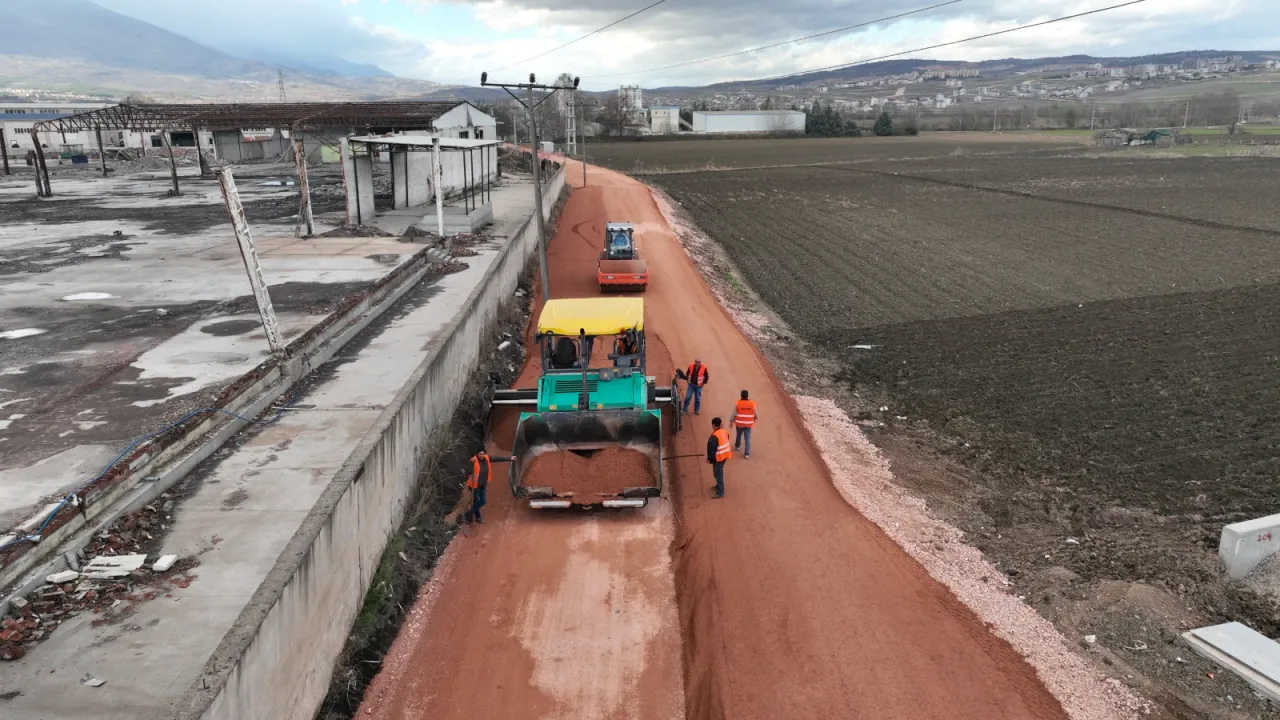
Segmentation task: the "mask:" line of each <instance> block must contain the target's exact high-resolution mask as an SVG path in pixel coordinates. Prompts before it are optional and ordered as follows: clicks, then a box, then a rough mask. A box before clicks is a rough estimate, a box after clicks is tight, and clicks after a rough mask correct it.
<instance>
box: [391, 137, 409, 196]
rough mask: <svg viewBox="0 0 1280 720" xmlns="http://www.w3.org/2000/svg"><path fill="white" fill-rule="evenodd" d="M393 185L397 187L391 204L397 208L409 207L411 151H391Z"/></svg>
mask: <svg viewBox="0 0 1280 720" xmlns="http://www.w3.org/2000/svg"><path fill="white" fill-rule="evenodd" d="M391 187H392V188H394V189H395V192H394V193H392V205H391V206H392V207H394V208H395V209H397V210H399V209H400V208H406V207H409V153H407V152H404V151H403V150H396V151H393V152H392V153H391Z"/></svg>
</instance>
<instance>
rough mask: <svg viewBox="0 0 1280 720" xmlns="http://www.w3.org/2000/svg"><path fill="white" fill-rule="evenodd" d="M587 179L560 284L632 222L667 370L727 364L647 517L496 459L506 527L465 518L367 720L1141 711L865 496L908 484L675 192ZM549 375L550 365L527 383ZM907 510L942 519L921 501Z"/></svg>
mask: <svg viewBox="0 0 1280 720" xmlns="http://www.w3.org/2000/svg"><path fill="white" fill-rule="evenodd" d="M567 175H568V177H569V179H570V182H571V183H572V184H573V185H574V191H573V193H572V195H571V196H570V198H569V201H568V203H567V205H566V206H565V208H564V211H563V213H562V214H561V216H560V219H559V223H558V228H559V229H558V232H557V233H556V235H555V237H554V238H553V239H552V241H551V242H550V246H549V250H548V261H549V270H550V272H549V275H550V286H551V293H550V295H551V297H552V298H575V297H597V296H598V295H599V292H600V288H599V285H598V282H597V275H596V263H597V258H598V257H599V254H600V249H601V243H602V239H603V238H604V233H605V226H606V224H607V223H610V222H629V223H633V225H634V228H635V233H636V237H637V238H638V240H637V244H638V247H639V250H640V251H641V252H642V253H643V256H644V258H645V259H646V261H647V264H648V272H649V279H648V288H647V290H646V291H645V293H644V294H643V298H644V301H645V305H644V307H645V328H646V332H647V333H648V348H649V349H648V362H649V373H650V374H651V375H654V376H656V377H657V378H658V379H659V384H661V381H662V380H663V379H664V378H666V377H669V376H670V375H671V374H672V373H674V371H675V369H676V368H679V367H683V366H684V365H685V364H687V363H688V362H690V361H691V360H692V359H693V357H694V356H695V355H697V356H700V357H701V358H702V360H703V361H704V362H705V363H706V364H707V365H708V366H709V367H710V368H711V369H712V382H711V384H710V385H709V386H708V387H707V390H706V392H705V393H704V396H703V404H704V408H703V410H702V413H701V414H699V415H690V416H689V417H688V418H687V419H686V423H685V426H684V429H682V430H681V431H680V432H679V433H677V434H675V435H674V436H673V437H670V439H669V440H668V445H667V447H666V448H665V452H666V455H667V457H669V458H671V459H669V460H667V461H666V462H665V465H664V476H665V480H666V490H665V493H664V497H663V498H661V499H659V500H657V501H654V502H650V503H649V504H648V505H647V506H645V507H644V508H643V509H640V510H622V511H603V512H596V513H593V514H584V513H581V512H580V511H568V512H563V513H562V512H555V511H548V510H533V509H531V508H530V507H529V506H528V503H527V502H526V501H524V500H520V499H517V498H513V497H512V496H511V493H510V492H507V491H506V486H507V483H506V477H505V473H506V467H507V466H506V465H500V464H499V465H494V466H493V467H494V474H495V477H494V479H493V481H492V483H493V487H492V488H491V490H490V494H489V505H488V508H487V509H486V523H485V524H484V525H464V526H463V529H462V530H461V531H460V533H459V534H458V536H457V537H456V538H455V539H454V540H453V542H452V543H451V544H450V545H449V547H448V549H447V550H446V551H445V552H444V555H443V556H442V557H441V559H440V561H439V564H438V566H437V567H436V569H435V572H434V575H433V577H432V578H431V580H430V582H429V583H427V584H426V585H425V586H424V587H423V588H422V590H421V592H420V594H419V597H418V600H417V603H416V605H415V607H413V608H412V609H411V610H409V611H408V615H407V617H406V620H405V623H404V625H403V628H402V630H401V633H400V635H399V637H398V638H396V640H395V642H394V643H393V644H392V645H391V647H390V650H389V652H387V654H386V655H385V657H382V658H380V659H379V660H378V661H377V662H378V663H379V664H380V668H379V671H378V674H377V676H376V677H375V678H374V680H373V682H372V683H371V685H370V686H369V688H368V690H367V692H366V694H365V699H364V703H363V705H362V706H361V707H360V709H359V710H358V713H357V715H358V716H359V717H362V718H364V717H370V718H427V717H431V718H453V717H459V718H460V717H477V716H478V717H504V716H511V715H513V714H518V715H520V716H522V717H544V718H553V717H554V718H623V717H629V718H677V717H688V718H719V717H725V718H766V717H832V718H837V717H839V718H843V717H854V716H856V717H874V718H904V719H905V718H921V717H947V718H992V717H1007V718H1064V717H1072V718H1120V717H1133V716H1136V715H1137V714H1138V713H1139V711H1140V709H1141V708H1142V703H1141V702H1140V701H1139V700H1138V699H1137V698H1136V697H1135V696H1133V695H1132V694H1130V693H1129V692H1128V691H1127V690H1126V689H1125V688H1123V686H1121V685H1119V684H1117V683H1115V682H1114V681H1104V679H1103V677H1102V676H1101V675H1100V674H1099V673H1098V672H1096V671H1094V670H1092V669H1091V668H1090V667H1089V666H1088V665H1087V664H1086V663H1085V662H1084V661H1083V660H1082V659H1080V658H1079V657H1078V656H1076V655H1075V654H1074V652H1073V651H1072V650H1071V649H1070V648H1069V647H1068V645H1067V643H1066V641H1065V640H1064V639H1063V638H1061V636H1059V635H1057V634H1056V632H1055V631H1054V630H1053V629H1052V627H1051V626H1050V625H1048V623H1047V622H1045V621H1044V620H1042V619H1040V618H1039V617H1038V616H1036V615H1035V613H1034V611H1033V610H1031V609H1030V608H1029V607H1027V606H1025V605H1024V604H1022V603H1021V602H1020V601H1019V600H1018V599H1017V598H1016V597H1015V596H1013V595H1012V594H1011V593H1010V591H1009V590H1008V589H1007V587H1002V586H1001V584H1000V575H999V573H998V571H996V570H995V569H994V568H991V567H990V566H989V565H986V564H985V563H984V562H982V561H981V560H980V559H978V558H975V557H974V555H973V554H972V551H971V550H970V549H968V548H966V547H965V546H963V544H962V543H961V542H960V541H959V538H958V536H957V535H955V534H954V533H948V532H947V530H946V529H945V527H944V526H941V525H940V524H939V525H938V526H937V527H936V528H934V529H932V530H928V535H927V536H926V537H927V539H925V540H924V542H927V543H929V545H928V547H929V550H928V553H929V554H928V555H926V556H922V555H921V554H920V553H918V552H917V551H916V550H915V549H913V551H912V552H911V553H910V554H909V553H908V551H907V550H905V549H904V547H903V546H902V545H901V544H899V543H900V542H901V541H900V540H898V539H897V538H896V537H894V536H892V535H891V534H887V533H886V530H890V531H891V532H892V531H893V530H894V528H893V527H888V528H882V527H880V526H878V525H877V524H876V523H875V522H872V521H871V520H870V519H868V517H867V516H866V515H864V514H862V512H860V511H859V509H855V507H854V503H855V502H856V501H857V500H858V498H859V495H858V493H859V492H861V491H862V490H863V489H870V488H878V487H881V486H887V485H889V484H890V480H889V479H887V478H886V470H885V467H884V463H883V460H882V459H880V458H879V456H878V454H877V452H876V450H875V449H874V448H873V447H872V446H870V445H869V443H867V442H866V441H865V440H864V439H862V438H861V435H860V430H859V429H858V428H857V427H855V426H854V425H852V424H851V423H850V422H849V421H848V418H844V419H843V423H841V422H840V421H839V418H841V417H843V415H841V414H840V412H839V410H838V409H828V408H826V407H825V406H821V405H819V406H816V407H815V406H814V405H813V404H812V403H808V404H805V403H806V402H807V401H804V402H801V403H800V404H798V402H797V400H796V399H795V398H793V397H791V396H790V395H789V394H788V393H787V391H786V390H785V389H784V386H783V385H782V383H781V382H780V381H779V379H778V378H777V377H776V376H775V374H774V371H773V369H772V367H771V366H770V363H769V360H768V359H767V358H765V357H764V356H762V355H761V354H760V352H759V351H758V350H757V348H756V346H755V345H754V344H753V342H752V339H751V338H749V337H748V336H747V335H746V334H745V333H744V329H743V326H741V325H740V324H738V323H737V322H735V317H734V316H732V315H731V314H730V313H729V312H728V311H727V310H726V308H725V307H723V306H722V305H721V303H720V302H719V301H718V300H717V297H716V295H715V294H713V291H712V288H711V287H710V286H709V285H708V283H707V281H706V279H704V276H703V271H704V270H705V268H702V267H700V266H699V265H697V264H695V262H694V260H693V258H691V256H690V254H689V253H688V252H687V251H686V247H685V246H684V245H683V244H682V239H680V238H678V237H677V233H676V227H675V226H674V225H673V222H674V220H673V218H674V215H673V214H672V213H671V212H670V208H665V209H664V207H663V205H662V201H661V198H660V197H656V196H655V195H654V194H653V193H652V192H651V190H650V189H649V188H648V187H646V186H645V185H643V184H641V183H639V182H637V181H635V180H633V179H631V178H628V177H626V176H623V175H620V174H617V173H615V172H611V171H605V170H600V169H597V168H592V169H591V170H590V172H589V178H588V184H587V186H586V187H582V186H581V182H580V178H581V166H580V165H578V164H576V163H574V162H572V161H570V162H569V163H568V172H567ZM533 317H534V318H535V319H536V317H537V306H536V305H535V308H534V310H533ZM531 340H532V338H531V337H527V338H526V341H531ZM539 371H540V368H539V365H538V364H537V361H536V357H535V358H533V359H531V360H530V362H529V363H528V364H527V365H526V366H525V368H524V370H523V372H522V373H521V376H520V378H519V379H518V380H517V383H516V385H517V387H527V386H528V385H529V384H530V383H531V382H532V381H533V380H534V379H536V376H537V375H538V373H539ZM743 388H746V389H749V390H750V392H751V396H752V398H754V399H756V400H757V402H758V403H759V406H760V408H761V416H762V420H761V422H760V424H759V425H758V427H757V436H756V439H755V441H754V447H753V448H752V450H753V452H752V456H751V458H750V459H744V458H742V457H741V456H735V457H734V458H733V459H732V460H730V461H729V463H728V465H727V470H726V476H727V479H726V485H727V493H726V497H725V498H724V499H713V498H712V478H711V471H710V467H709V465H708V464H707V463H706V461H705V459H703V458H702V457H699V456H700V455H702V450H703V448H704V446H705V440H706V437H707V435H708V434H709V432H710V424H709V421H710V419H711V417H712V416H713V415H722V416H725V417H728V414H729V412H730V410H731V408H732V402H733V401H734V400H736V399H737V396H738V392H739V390H741V389H743ZM513 427H514V423H513V422H512V421H511V420H510V418H509V417H506V416H503V415H502V413H495V416H494V419H493V421H492V422H491V425H490V428H489V429H490V433H489V435H488V440H487V446H488V448H489V451H490V452H491V453H492V454H494V455H501V454H503V453H505V452H509V451H510V445H509V443H508V442H507V441H506V438H509V437H511V436H512V434H513V433H512V430H513ZM885 503H888V504H893V503H897V506H898V512H899V513H901V514H903V515H900V516H905V514H906V513H908V512H919V508H918V505H915V504H913V503H912V501H910V500H909V499H907V498H905V497H898V498H896V499H891V500H888V501H885ZM885 503H882V505H881V509H883V508H884V507H885ZM860 507H862V509H866V506H860ZM893 524H894V525H896V524H897V523H893ZM917 527H924V528H926V529H927V528H928V526H927V525H917ZM952 564H954V565H955V566H956V569H955V570H953V571H952V570H945V569H944V568H946V567H947V566H949V565H952ZM982 573H987V574H986V575H985V576H983V577H979V575H981V574H982ZM958 596H961V597H963V599H964V601H963V602H962V601H961V599H960V598H959V597H958Z"/></svg>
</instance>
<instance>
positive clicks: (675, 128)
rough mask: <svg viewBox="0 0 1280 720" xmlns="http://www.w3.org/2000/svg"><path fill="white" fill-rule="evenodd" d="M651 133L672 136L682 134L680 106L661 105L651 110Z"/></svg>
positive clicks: (649, 111)
mask: <svg viewBox="0 0 1280 720" xmlns="http://www.w3.org/2000/svg"><path fill="white" fill-rule="evenodd" d="M646 112H648V114H649V132H651V133H653V134H655V135H670V134H671V133H678V132H680V106H679V105H659V106H654V107H651V108H649V109H648V110H647V111H646Z"/></svg>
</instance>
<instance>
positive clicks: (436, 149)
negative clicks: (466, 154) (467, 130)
mask: <svg viewBox="0 0 1280 720" xmlns="http://www.w3.org/2000/svg"><path fill="white" fill-rule="evenodd" d="M440 155H441V152H440V138H438V137H434V138H431V172H432V179H431V190H432V192H434V193H435V195H436V232H437V233H439V235H440V238H441V239H442V240H443V239H444V185H443V184H442V175H443V172H444V168H442V167H440Z"/></svg>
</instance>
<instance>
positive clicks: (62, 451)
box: [0, 166, 531, 535]
mask: <svg viewBox="0 0 1280 720" xmlns="http://www.w3.org/2000/svg"><path fill="white" fill-rule="evenodd" d="M287 170H291V168H282V167H280V166H274V167H273V166H266V167H257V166H254V167H252V168H246V169H241V170H238V171H237V177H238V183H239V186H240V188H241V192H242V195H243V199H244V202H245V204H246V207H247V209H248V214H249V217H250V221H251V223H252V224H253V230H254V233H255V239H256V241H257V246H258V252H259V256H260V257H261V259H262V264H263V268H264V272H265V274H266V277H267V280H268V282H269V283H270V285H271V295H272V302H273V304H274V305H275V308H276V311H277V313H278V314H279V319H280V322H281V326H282V329H283V330H284V333H285V336H286V339H292V338H293V337H296V336H297V335H299V334H301V333H303V332H305V331H306V330H307V329H309V328H311V327H312V326H314V325H315V324H316V323H318V322H320V321H321V320H323V319H324V317H325V316H326V315H327V314H328V312H329V310H330V308H331V307H332V306H333V305H334V304H336V303H337V302H339V301H341V300H342V299H343V298H344V297H346V296H348V295H350V294H351V293H353V292H356V291H359V290H360V289H363V288H364V287H366V286H368V285H369V284H370V283H372V282H374V281H376V280H378V279H379V278H381V277H383V276H384V275H386V274H387V273H389V272H391V271H392V270H394V269H395V268H396V267H398V266H399V265H400V264H401V263H403V262H404V261H405V260H407V259H408V258H409V257H411V256H412V255H413V254H414V253H415V252H417V251H418V250H419V249H421V246H420V245H417V244H414V243H404V242H400V240H399V239H398V238H394V237H331V238H313V239H309V240H299V239H297V238H295V237H293V232H292V231H293V224H294V219H293V216H292V213H293V212H294V211H296V189H295V188H281V187H275V186H268V185H262V184H261V183H262V182H264V181H265V180H264V179H263V178H265V177H272V176H276V175H278V174H283V172H284V171H287ZM183 172H184V173H186V174H187V175H190V173H192V172H194V171H193V170H192V169H190V168H184V169H183ZM314 172H315V174H316V176H317V177H319V178H321V180H319V182H320V183H322V184H321V187H326V186H325V185H323V183H324V182H328V181H331V180H332V178H329V180H325V179H323V178H326V177H328V175H333V176H334V177H337V174H336V171H334V172H329V171H327V170H320V171H314ZM251 173H252V175H255V176H256V177H253V176H251ZM26 179H29V178H23V179H12V180H4V181H0V535H4V534H5V533H4V531H5V530H7V529H9V528H11V527H12V526H13V525H14V524H15V523H16V522H19V521H21V520H22V519H25V518H26V517H28V516H30V514H31V513H32V512H33V511H34V510H35V509H38V508H37V506H38V504H39V503H41V502H42V501H43V500H45V499H47V498H49V497H50V496H54V495H57V494H60V493H61V492H63V491H64V490H66V489H68V488H70V487H73V486H75V485H77V484H79V483H80V482H83V481H84V480H86V479H88V478H91V477H93V476H94V475H96V474H97V472H99V471H100V470H101V469H102V467H103V465H104V464H105V463H106V462H107V461H109V460H110V459H111V458H112V457H114V456H115V454H116V453H117V452H118V451H119V449H120V448H121V447H123V446H124V445H125V444H126V443H127V442H129V441H130V440H132V439H133V438H135V437H138V436H140V435H143V434H145V433H147V432H151V431H154V430H156V429H158V428H160V427H162V426H164V425H165V424H167V423H169V422H172V421H174V420H176V419H178V418H180V417H182V416H184V415H185V414H187V413H189V412H191V411H193V410H197V409H199V408H202V407H206V406H207V405H208V401H209V400H210V399H211V398H212V397H214V396H216V394H217V393H218V392H219V391H220V390H221V389H222V388H223V387H224V386H225V385H226V384H227V383H229V382H231V381H233V380H234V379H235V378H237V377H239V376H240V375H242V374H243V373H245V372H247V371H248V370H250V369H252V368H253V367H255V366H256V365H257V364H258V363H259V362H261V361H262V360H263V359H264V358H265V357H266V355H267V353H268V348H267V343H266V337H265V335H264V334H263V333H262V331H261V324H260V322H259V319H258V316H257V310H256V306H255V305H254V304H253V301H252V296H251V295H250V289H249V284H248V280H247V278H246V276H245V271H244V266H243V263H242V261H241V259H240V255H239V252H238V250H237V247H236V243H235V239H234V236H233V235H232V233H231V228H230V224H229V223H228V222H227V216H226V210H225V208H224V206H223V204H222V197H221V193H220V191H219V190H218V186H217V183H216V181H213V180H200V179H198V178H194V177H183V180H182V183H183V185H182V186H183V195H182V196H180V197H176V198H172V197H166V196H165V195H164V193H165V191H167V190H168V188H169V181H168V177H167V175H164V174H140V175H132V176H125V177H112V178H109V179H102V178H100V177H92V176H77V177H71V178H68V177H55V178H54V179H53V189H54V192H55V196H54V198H52V199H49V200H43V201H38V202H37V201H33V200H31V196H32V195H33V194H34V193H33V192H32V189H31V188H29V187H28V184H27V183H26V182H25V180H26ZM339 182H340V180H339ZM339 187H340V186H339ZM516 187H518V188H519V190H518V191H517V190H516ZM527 187H528V186H527V185H523V184H518V185H517V186H513V187H507V188H502V189H500V192H501V191H504V190H505V194H510V195H512V196H513V197H518V196H519V194H520V192H524V191H525V190H526V188H527ZM330 189H331V190H332V188H330ZM318 192H322V191H318ZM330 194H332V193H330ZM529 194H531V191H530V192H529ZM325 197H327V196H325ZM508 204H509V203H508ZM530 205H531V201H530ZM329 206H332V207H341V206H342V200H341V197H340V196H338V197H337V199H336V200H334V201H332V202H329ZM318 207H323V205H322V204H319V203H318ZM512 207H517V206H512ZM428 210H429V211H431V212H434V205H432V206H430V207H426V206H424V207H423V208H422V209H421V210H420V211H419V214H420V215H421V214H422V213H425V212H426V211H428ZM281 213H285V214H283V215H281ZM264 216H265V219H263V217H264ZM343 219H344V215H343V213H342V211H340V210H339V211H334V212H330V213H322V214H320V215H318V216H317V221H318V225H317V228H316V231H317V233H323V232H325V231H328V230H332V229H333V228H335V227H337V226H338V224H340V223H341V222H342V221H343ZM401 229H402V230H403V228H401ZM117 233H118V234H117ZM3 333H10V334H11V335H14V336H17V337H11V338H9V337H6V336H5V335H4V334H3Z"/></svg>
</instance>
